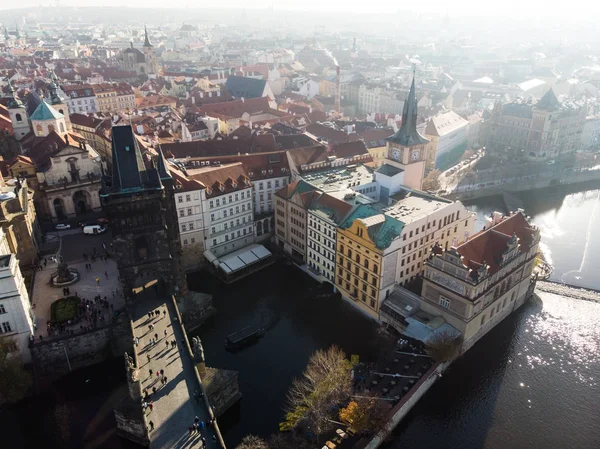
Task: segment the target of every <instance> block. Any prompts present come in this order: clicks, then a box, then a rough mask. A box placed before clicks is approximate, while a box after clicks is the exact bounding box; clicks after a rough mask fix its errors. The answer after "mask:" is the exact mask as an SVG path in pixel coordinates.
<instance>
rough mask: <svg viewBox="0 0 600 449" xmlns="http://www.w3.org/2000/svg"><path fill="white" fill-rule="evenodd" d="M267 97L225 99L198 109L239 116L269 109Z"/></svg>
mask: <svg viewBox="0 0 600 449" xmlns="http://www.w3.org/2000/svg"><path fill="white" fill-rule="evenodd" d="M269 108H270V106H269V99H268V98H267V97H260V98H248V99H245V100H244V101H242V100H234V101H225V102H222V103H213V104H203V105H202V106H200V107H199V110H200V112H201V113H203V114H207V115H211V113H216V114H222V115H227V116H229V117H234V118H239V117H241V116H242V115H243V114H244V112H247V113H248V114H254V113H256V112H261V111H264V110H267V109H269Z"/></svg>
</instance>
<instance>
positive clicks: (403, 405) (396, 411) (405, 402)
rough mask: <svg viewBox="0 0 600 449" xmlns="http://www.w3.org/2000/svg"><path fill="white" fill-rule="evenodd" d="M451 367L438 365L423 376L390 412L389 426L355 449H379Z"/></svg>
mask: <svg viewBox="0 0 600 449" xmlns="http://www.w3.org/2000/svg"><path fill="white" fill-rule="evenodd" d="M449 366H450V362H446V363H436V364H435V365H433V366H432V367H431V368H429V370H428V371H427V372H426V373H425V375H423V376H422V377H421V378H420V379H419V380H418V382H417V383H416V384H415V386H414V387H413V388H412V389H411V391H410V392H409V393H408V394H407V395H406V396H404V397H403V398H402V399H401V400H400V401H399V402H398V403H397V404H396V405H395V406H394V408H392V410H390V412H389V415H388V418H387V424H386V425H385V426H384V428H383V429H382V430H380V431H379V432H378V433H377V434H376V435H375V436H374V437H372V438H365V439H363V440H360V441H358V443H356V445H355V446H354V448H355V449H377V448H378V447H379V446H381V445H382V444H383V443H385V441H386V440H387V439H388V437H389V436H390V434H391V433H392V432H393V430H394V429H395V428H396V426H397V425H398V424H400V421H402V419H404V417H405V416H406V415H407V414H408V412H410V411H411V410H412V408H413V407H414V406H415V405H416V404H417V402H419V400H420V399H421V398H422V397H423V395H424V394H425V393H427V392H428V391H429V389H430V388H431V387H432V386H433V384H434V383H435V381H436V380H438V379H439V378H440V377H442V373H443V372H444V371H445V370H446V369H447V368H448V367H449Z"/></svg>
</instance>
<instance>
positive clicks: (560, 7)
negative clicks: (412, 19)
mask: <svg viewBox="0 0 600 449" xmlns="http://www.w3.org/2000/svg"><path fill="white" fill-rule="evenodd" d="M58 1H59V2H60V5H61V6H120V7H123V6H124V5H127V6H130V7H141V8H172V7H174V6H175V7H177V8H186V7H190V8H195V9H202V8H205V7H206V6H204V5H203V4H202V3H200V4H199V2H198V0H179V1H176V2H170V1H165V0H58ZM56 2H57V0H41V1H40V0H19V1H13V2H11V1H9V0H2V1H0V9H12V8H23V7H34V6H39V5H43V6H54V5H55V4H56ZM271 6H273V8H274V9H275V10H279V11H282V10H290V11H293V10H320V11H330V12H337V13H339V14H343V13H344V12H347V13H359V14H365V13H367V14H386V13H387V14H389V13H390V12H396V11H399V10H411V11H415V12H420V13H434V14H446V13H448V14H449V15H450V17H456V16H488V17H510V18H515V19H525V20H527V19H532V20H536V19H539V18H541V17H552V18H554V19H555V20H560V21H561V22H564V21H568V22H574V21H579V20H583V21H590V20H592V19H594V17H597V15H598V14H600V2H598V1H593V0H592V1H590V0H569V1H566V2H565V1H562V2H559V1H558V0H550V1H548V0H502V1H500V2H496V1H489V0H488V1H487V2H486V1H485V0H452V1H448V0H412V1H406V0H404V1H402V0H395V1H392V0H374V1H364V0H327V1H323V0H300V1H298V0H278V1H273V0H226V1H223V2H212V3H211V5H210V7H213V8H214V7H218V8H227V9H238V10H241V9H244V8H246V9H255V8H268V7H271ZM1 20H2V14H0V21H1Z"/></svg>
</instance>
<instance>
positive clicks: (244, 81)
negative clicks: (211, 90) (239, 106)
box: [225, 75, 267, 98]
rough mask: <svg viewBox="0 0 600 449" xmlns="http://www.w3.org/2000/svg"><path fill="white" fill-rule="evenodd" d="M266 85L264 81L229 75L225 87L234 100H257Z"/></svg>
mask: <svg viewBox="0 0 600 449" xmlns="http://www.w3.org/2000/svg"><path fill="white" fill-rule="evenodd" d="M266 84H267V81H266V80H258V79H254V78H246V77H244V76H234V75H230V76H229V77H228V78H227V81H226V82H225V87H227V90H228V91H229V93H230V94H231V95H233V96H234V97H236V98H242V97H244V98H259V97H262V96H263V93H264V91H265V86H266Z"/></svg>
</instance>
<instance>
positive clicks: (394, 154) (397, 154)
mask: <svg viewBox="0 0 600 449" xmlns="http://www.w3.org/2000/svg"><path fill="white" fill-rule="evenodd" d="M392 157H393V158H394V160H395V161H399V160H400V150H394V151H393V152H392Z"/></svg>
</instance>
